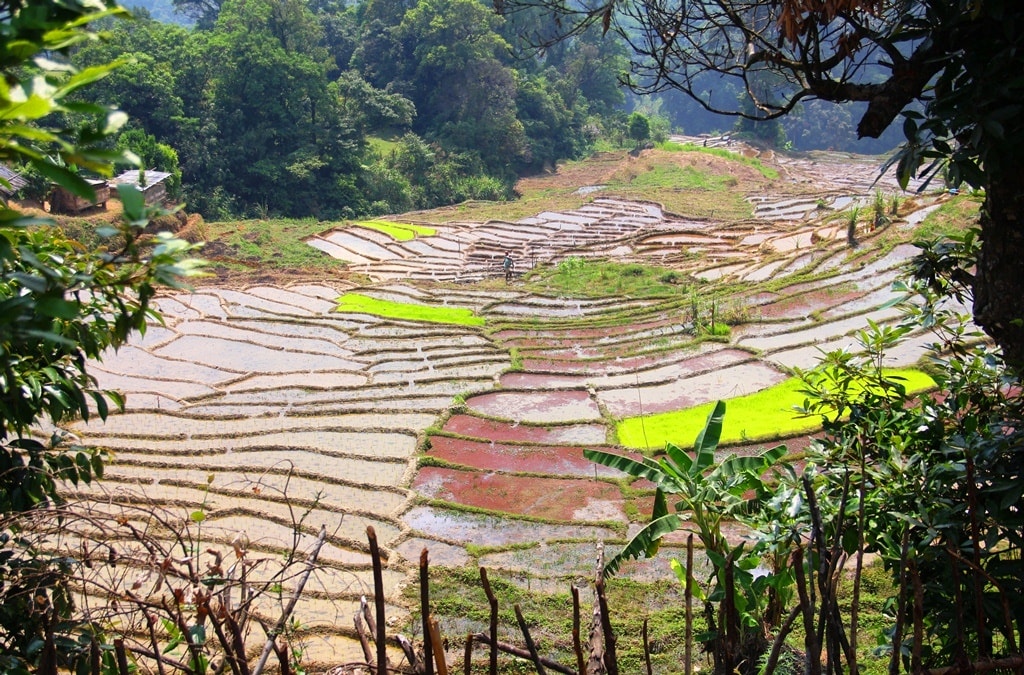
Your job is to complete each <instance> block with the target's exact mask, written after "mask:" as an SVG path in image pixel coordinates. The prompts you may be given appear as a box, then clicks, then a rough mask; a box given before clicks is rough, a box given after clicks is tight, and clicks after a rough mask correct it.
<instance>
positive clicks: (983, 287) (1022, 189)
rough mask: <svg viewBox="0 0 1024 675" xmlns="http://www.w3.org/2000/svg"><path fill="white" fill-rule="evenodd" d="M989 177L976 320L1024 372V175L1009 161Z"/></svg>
mask: <svg viewBox="0 0 1024 675" xmlns="http://www.w3.org/2000/svg"><path fill="white" fill-rule="evenodd" d="M1001 165H1002V168H1003V170H1002V171H999V172H991V173H990V175H989V184H988V189H987V191H986V196H985V204H984V206H983V208H982V213H981V221H980V222H981V252H980V253H979V255H978V267H977V270H976V273H975V275H974V320H975V322H976V323H977V324H978V325H979V326H981V327H982V328H983V329H984V330H985V332H986V333H988V334H989V335H990V336H991V337H992V339H993V340H995V342H996V344H998V345H999V346H1000V347H1002V349H1003V356H1004V358H1005V359H1006V362H1007V363H1008V364H1010V365H1011V366H1013V367H1014V368H1016V369H1017V370H1018V371H1020V370H1021V369H1024V223H1021V217H1022V215H1024V170H1022V169H1021V168H1019V167H1018V166H1014V165H1013V164H1011V163H1009V162H1005V163H1002V164H1001Z"/></svg>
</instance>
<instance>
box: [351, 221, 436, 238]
mask: <svg viewBox="0 0 1024 675" xmlns="http://www.w3.org/2000/svg"><path fill="white" fill-rule="evenodd" d="M353 225H356V226H358V227H365V228H367V229H370V230H376V231H377V232H383V233H384V234H386V235H388V236H389V237H391V238H392V239H394V240H395V241H411V240H412V239H415V238H416V237H418V236H419V237H433V236H434V235H435V234H437V230H435V229H434V228H432V227H425V226H423V225H413V224H412V223H396V222H393V221H390V220H361V221H359V222H357V223H353Z"/></svg>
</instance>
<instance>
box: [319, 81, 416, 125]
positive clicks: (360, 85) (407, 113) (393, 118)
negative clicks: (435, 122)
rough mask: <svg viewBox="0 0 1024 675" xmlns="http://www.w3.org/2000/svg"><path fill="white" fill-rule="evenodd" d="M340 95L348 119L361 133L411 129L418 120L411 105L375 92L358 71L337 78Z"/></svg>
mask: <svg viewBox="0 0 1024 675" xmlns="http://www.w3.org/2000/svg"><path fill="white" fill-rule="evenodd" d="M338 93H339V95H340V96H341V107H342V111H343V113H344V115H345V117H346V119H347V120H348V121H349V122H350V123H352V124H353V125H355V127H356V128H357V129H359V130H360V131H361V132H364V133H365V132H368V131H377V130H386V129H395V130H403V129H408V128H409V127H410V126H411V125H412V121H413V119H414V118H415V117H416V109H415V107H414V106H413V104H412V101H410V100H409V99H407V98H405V97H404V96H402V95H401V94H393V93H390V92H388V91H382V90H380V89H375V88H374V87H373V85H371V84H370V83H369V82H367V81H366V80H364V79H363V78H362V76H360V75H359V73H358V71H355V70H348V71H345V72H344V73H342V74H341V76H340V77H339V78H338Z"/></svg>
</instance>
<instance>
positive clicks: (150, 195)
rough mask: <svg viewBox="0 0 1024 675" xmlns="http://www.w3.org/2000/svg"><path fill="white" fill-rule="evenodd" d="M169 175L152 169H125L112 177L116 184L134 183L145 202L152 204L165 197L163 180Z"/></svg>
mask: <svg viewBox="0 0 1024 675" xmlns="http://www.w3.org/2000/svg"><path fill="white" fill-rule="evenodd" d="M170 175H171V174H170V173H168V172H166V171H153V170H152V169H147V170H145V171H139V170H138V169H133V170H131V171H125V172H124V173H122V174H121V175H119V176H117V177H116V178H114V182H115V183H117V184H118V185H134V186H135V187H137V188H138V189H139V190H140V191H141V192H142V195H143V197H145V199H146V204H147V205H150V206H152V205H153V204H158V203H160V202H162V201H163V200H164V199H166V198H167V185H166V183H165V181H166V180H167V179H168V178H169V177H170Z"/></svg>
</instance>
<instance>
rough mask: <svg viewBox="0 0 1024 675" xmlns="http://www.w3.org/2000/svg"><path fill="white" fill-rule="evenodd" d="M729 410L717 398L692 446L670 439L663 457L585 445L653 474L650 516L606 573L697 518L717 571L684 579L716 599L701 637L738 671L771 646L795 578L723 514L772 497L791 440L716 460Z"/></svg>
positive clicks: (601, 456) (748, 510)
mask: <svg viewBox="0 0 1024 675" xmlns="http://www.w3.org/2000/svg"><path fill="white" fill-rule="evenodd" d="M724 418H725V403H724V402H722V401H719V402H717V403H716V404H715V407H714V409H713V410H712V411H711V413H710V414H709V415H708V419H707V422H706V423H705V425H704V429H702V430H701V432H700V433H699V434H697V439H696V441H695V442H694V445H693V452H692V454H691V453H687V452H684V451H683V450H681V449H680V448H679V447H677V446H675V445H673V444H672V443H667V444H666V445H665V453H664V454H663V455H662V456H660V457H658V458H657V459H649V458H646V457H644V458H642V459H640V460H639V461H637V460H635V459H632V458H630V457H624V456H622V455H617V454H615V453H610V452H603V451H600V450H586V451H584V456H586V457H587V458H588V459H589V460H591V461H593V462H597V463H598V464H603V465H605V466H609V467H612V468H614V469H618V470H620V471H622V472H624V473H626V474H628V475H630V476H634V477H636V478H644V479H646V480H649V481H650V482H652V483H653V484H654V486H655V488H656V491H655V496H654V510H653V513H652V514H651V519H650V522H648V523H647V525H645V526H644V527H643V528H642V529H641V530H640V531H639V532H637V533H636V535H635V536H634V537H633V538H632V539H631V540H630V541H629V543H628V544H626V546H625V548H623V549H622V550H621V551H620V552H619V553H618V554H617V555H615V556H614V557H613V558H612V559H611V560H609V561H608V563H606V564H605V567H604V570H603V574H604V576H605V577H611V576H613V575H614V574H615V573H616V572H617V571H618V570H619V567H620V566H621V565H622V563H623V562H625V561H626V560H629V559H634V558H639V557H640V556H641V555H643V556H646V557H648V558H650V557H652V556H654V554H655V553H657V551H658V547H659V545H660V544H661V540H662V538H663V537H665V536H666V535H668V534H670V533H672V532H674V531H675V530H677V529H679V528H681V527H682V526H683V523H684V522H686V521H690V522H692V523H693V524H694V526H695V529H696V534H697V536H698V537H699V538H700V541H701V543H702V544H703V547H704V552H705V554H706V555H707V557H708V560H709V561H710V562H711V566H712V570H713V572H712V578H711V579H709V583H708V586H707V587H705V588H704V589H702V588H700V586H699V584H697V583H696V582H694V581H693V580H692V579H687V578H686V576H685V574H683V575H682V576H680V580H681V581H682V582H683V583H685V584H687V585H689V586H690V588H691V590H693V591H694V595H695V596H696V597H698V598H699V599H701V600H703V601H704V602H705V603H706V605H707V607H708V608H709V610H710V608H711V606H712V605H713V604H717V606H718V608H719V611H718V612H717V615H718V619H717V621H715V622H714V624H711V625H709V630H708V632H706V633H704V634H703V635H702V636H698V638H697V639H698V640H700V641H701V642H705V643H707V644H708V645H709V652H710V653H712V655H713V657H714V660H715V663H716V672H734V671H735V670H736V669H737V668H738V667H739V665H740V664H742V663H744V662H756V658H757V657H758V656H760V654H761V653H762V651H763V649H764V648H765V647H766V645H767V643H766V641H765V637H764V636H765V635H766V634H767V630H766V628H767V624H769V623H771V622H772V618H771V617H772V616H774V615H776V614H777V612H775V611H773V609H774V608H773V607H772V605H777V604H778V603H779V602H780V601H784V598H785V597H786V596H788V595H791V593H790V592H789V589H788V588H785V587H787V586H791V585H792V578H791V576H788V575H786V574H785V573H782V574H776V572H784V571H783V570H774V569H765V568H764V564H763V563H762V559H761V556H760V555H759V554H758V551H757V547H756V546H755V547H754V548H752V549H750V550H747V548H746V544H745V543H740V544H738V545H733V544H731V543H730V542H729V541H728V540H727V539H726V537H725V535H724V534H723V532H722V522H723V520H726V519H737V518H742V517H743V516H744V515H752V514H753V512H755V511H756V510H757V509H758V508H759V506H760V505H761V504H764V503H765V502H766V501H767V500H768V499H769V497H770V493H769V486H768V485H767V484H766V482H765V477H766V475H767V474H768V473H769V471H771V470H772V468H773V467H774V466H775V465H776V464H777V463H778V461H779V460H780V459H781V458H782V456H783V455H784V454H785V453H786V446H784V445H779V446H776V447H774V448H771V449H769V450H765V451H763V452H761V453H760V454H758V455H754V456H742V457H740V456H736V455H734V454H731V455H729V456H728V457H726V458H725V459H723V460H722V461H721V462H719V463H716V462H715V450H717V448H718V441H719V439H720V438H721V433H722V420H723V419H724ZM669 495H671V498H672V500H673V501H672V507H673V512H670V511H669V503H670V501H669ZM672 567H673V569H675V570H676V573H677V575H678V574H679V573H680V569H681V566H680V565H679V563H678V562H677V561H675V560H673V561H672ZM709 621H710V619H709ZM715 624H717V625H715Z"/></svg>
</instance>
